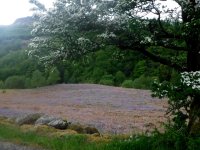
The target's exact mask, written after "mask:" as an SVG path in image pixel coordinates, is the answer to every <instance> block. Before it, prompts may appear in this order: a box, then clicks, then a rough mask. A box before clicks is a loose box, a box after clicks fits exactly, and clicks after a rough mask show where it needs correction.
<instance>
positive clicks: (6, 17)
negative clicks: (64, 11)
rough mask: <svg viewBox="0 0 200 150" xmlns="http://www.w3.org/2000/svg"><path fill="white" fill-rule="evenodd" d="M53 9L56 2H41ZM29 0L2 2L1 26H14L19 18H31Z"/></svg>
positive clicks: (0, 12)
mask: <svg viewBox="0 0 200 150" xmlns="http://www.w3.org/2000/svg"><path fill="white" fill-rule="evenodd" d="M39 1H40V2H41V3H43V4H45V6H46V7H47V8H48V7H51V5H52V3H53V1H54V0H39ZM32 7H33V5H31V4H30V3H29V0H0V25H8V24H12V23H13V22H14V21H15V20H16V19H17V18H20V17H26V16H31V14H32V12H31V11H30V9H31V8H32Z"/></svg>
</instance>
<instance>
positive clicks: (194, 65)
mask: <svg viewBox="0 0 200 150" xmlns="http://www.w3.org/2000/svg"><path fill="white" fill-rule="evenodd" d="M187 46H188V57H187V65H188V66H187V68H188V71H200V35H194V36H191V37H190V39H189V40H188V42H187ZM188 133H189V134H190V135H193V134H195V135H196V134H200V94H197V95H195V96H194V97H193V98H192V102H191V105H190V112H189V123H188Z"/></svg>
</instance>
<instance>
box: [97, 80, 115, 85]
mask: <svg viewBox="0 0 200 150" xmlns="http://www.w3.org/2000/svg"><path fill="white" fill-rule="evenodd" d="M99 84H103V85H114V81H113V80H108V79H101V80H100V81H99Z"/></svg>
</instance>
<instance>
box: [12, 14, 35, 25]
mask: <svg viewBox="0 0 200 150" xmlns="http://www.w3.org/2000/svg"><path fill="white" fill-rule="evenodd" d="M33 22H34V19H33V17H32V16H28V17H24V18H18V19H17V20H15V22H14V23H13V24H12V25H14V26H32V24H33Z"/></svg>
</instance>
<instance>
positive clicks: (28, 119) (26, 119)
mask: <svg viewBox="0 0 200 150" xmlns="http://www.w3.org/2000/svg"><path fill="white" fill-rule="evenodd" d="M41 116H42V114H40V113H35V114H26V115H23V116H20V117H17V118H16V119H15V123H16V124H18V125H23V124H35V122H36V120H37V119H38V118H40V117H41Z"/></svg>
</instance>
